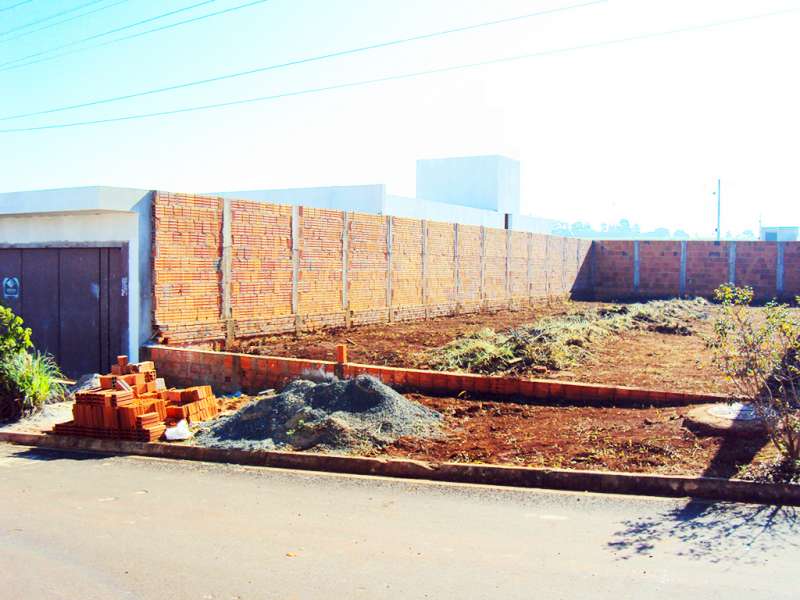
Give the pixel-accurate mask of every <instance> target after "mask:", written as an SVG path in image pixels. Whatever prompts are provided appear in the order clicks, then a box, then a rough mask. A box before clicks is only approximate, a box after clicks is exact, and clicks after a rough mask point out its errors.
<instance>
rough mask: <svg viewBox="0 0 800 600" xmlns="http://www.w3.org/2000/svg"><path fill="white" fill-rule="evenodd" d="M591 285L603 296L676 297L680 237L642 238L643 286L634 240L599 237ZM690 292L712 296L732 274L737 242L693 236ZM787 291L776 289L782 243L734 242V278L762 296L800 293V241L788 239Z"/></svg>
mask: <svg viewBox="0 0 800 600" xmlns="http://www.w3.org/2000/svg"><path fill="white" fill-rule="evenodd" d="M594 244H595V247H594V253H593V260H592V269H593V275H592V281H593V285H592V289H593V291H594V295H595V297H596V298H599V299H612V298H620V299H624V298H660V297H674V296H678V295H680V293H681V289H680V271H681V242H679V241H640V242H639V288H638V290H637V289H635V288H634V243H633V242H632V241H630V240H622V241H616V240H614V241H597V242H594ZM685 244H686V286H685V290H684V293H685V295H686V296H703V297H706V298H712V297H713V295H714V290H715V289H716V288H717V287H718V286H719V285H720V284H722V283H726V282H728V281H729V280H730V252H731V246H732V245H734V243H733V242H713V241H688V242H686V243H685ZM782 246H783V248H784V270H783V283H784V285H783V293H781V294H779V293H778V290H777V265H778V245H777V244H776V243H775V242H735V256H734V260H735V262H734V278H733V279H734V283H736V284H737V285H747V286H750V287H752V288H753V290H754V292H755V296H756V299H757V300H769V299H772V298H774V297H776V296H781V297H782V298H792V297H793V296H795V295H797V294H798V293H800V242H784V243H782Z"/></svg>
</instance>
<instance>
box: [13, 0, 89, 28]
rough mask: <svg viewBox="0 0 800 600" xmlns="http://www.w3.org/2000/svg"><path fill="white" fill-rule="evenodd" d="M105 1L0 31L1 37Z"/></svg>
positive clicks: (70, 9)
mask: <svg viewBox="0 0 800 600" xmlns="http://www.w3.org/2000/svg"><path fill="white" fill-rule="evenodd" d="M102 1H103V0H91V2H86V3H84V4H80V5H78V6H75V7H73V8H68V9H67V10H62V11H61V12H57V13H54V14H52V15H50V16H47V17H42V18H41V19H38V20H36V21H31V22H30V23H25V25H17V26H16V27H12V28H11V29H7V30H5V31H0V36H3V35H8V34H9V33H14V32H15V31H19V30H20V29H27V28H28V27H32V26H33V25H38V24H39V23H44V22H45V21H49V20H50V19H55V18H57V17H60V16H62V15H66V14H69V13H71V12H75V11H76V10H80V9H82V8H86V7H87V6H90V5H92V4H97V3H98V2H102Z"/></svg>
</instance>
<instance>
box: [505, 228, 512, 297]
mask: <svg viewBox="0 0 800 600" xmlns="http://www.w3.org/2000/svg"><path fill="white" fill-rule="evenodd" d="M506 298H508V306H509V308H510V307H511V306H512V304H513V299H512V297H511V230H510V229H506Z"/></svg>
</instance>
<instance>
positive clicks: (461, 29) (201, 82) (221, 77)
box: [0, 0, 608, 121]
mask: <svg viewBox="0 0 800 600" xmlns="http://www.w3.org/2000/svg"><path fill="white" fill-rule="evenodd" d="M607 1H608V0H593V1H591V2H584V3H583V4H573V5H570V6H562V7H560V8H553V9H549V10H542V11H538V12H533V13H526V14H524V15H517V16H514V17H507V18H504V19H496V20H493V21H484V22H482V23H475V24H472V25H465V26H462V27H455V28H452V29H445V30H441V31H435V32H431V33H424V34H421V35H415V36H412V37H406V38H401V39H395V40H390V41H386V42H380V43H378V44H371V45H369V46H361V47H358V48H351V49H349V50H340V51H338V52H331V53H328V54H322V55H319V56H312V57H307V58H301V59H298V60H293V61H289V62H285V63H279V64H274V65H268V66H264V67H258V68H255V69H248V70H246V71H238V72H236V73H228V74H225V75H219V76H217V77H209V78H206V79H199V80H196V81H189V82H186V83H179V84H175V85H169V86H165V87H160V88H155V89H150V90H145V91H142V92H135V93H131V94H125V95H122V96H114V97H111V98H103V99H101V100H93V101H90V102H83V103H80V104H71V105H69V106H62V107H59V108H51V109H47V110H39V111H35V112H28V113H21V114H17V115H10V116H5V117H0V121H9V120H12V119H22V118H24V117H33V116H38V115H45V114H51V113H55V112H63V111H66V110H74V109H77V108H86V107H88V106H97V105H98V104H108V103H110V102H118V101H120V100H129V99H131V98H139V97H141V96H149V95H152V94H160V93H163V92H169V91H173V90H178V89H182V88H188V87H194V86H198V85H204V84H208V83H214V82H217V81H223V80H226V79H234V78H236V77H244V76H246V75H255V74H257V73H264V72H266V71H274V70H277V69H283V68H286V67H293V66H296V65H302V64H306V63H311V62H316V61H321V60H327V59H331V58H338V57H341V56H346V55H349V54H356V53H361V52H367V51H369V50H376V49H379V48H386V47H389V46H397V45H400V44H407V43H410V42H417V41H420V40H426V39H431V38H436V37H441V36H445V35H450V34H453V33H462V32H465V31H470V30H474V29H479V28H483V27H490V26H495V25H500V24H505V23H511V22H514V21H521V20H523V19H530V18H533V17H540V16H544V15H548V14H553V13H558V12H563V11H566V10H572V9H577V8H583V7H587V6H591V5H594V4H603V3H605V2H607Z"/></svg>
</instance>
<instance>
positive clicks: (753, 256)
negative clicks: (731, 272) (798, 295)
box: [735, 242, 778, 299]
mask: <svg viewBox="0 0 800 600" xmlns="http://www.w3.org/2000/svg"><path fill="white" fill-rule="evenodd" d="M777 260H778V245H777V244H774V243H769V242H736V277H735V282H736V285H748V286H750V287H752V288H753V290H754V291H755V292H756V295H757V296H758V298H759V299H770V298H774V297H775V295H776V293H777V288H776V282H777V278H776V271H775V267H776V265H777Z"/></svg>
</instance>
